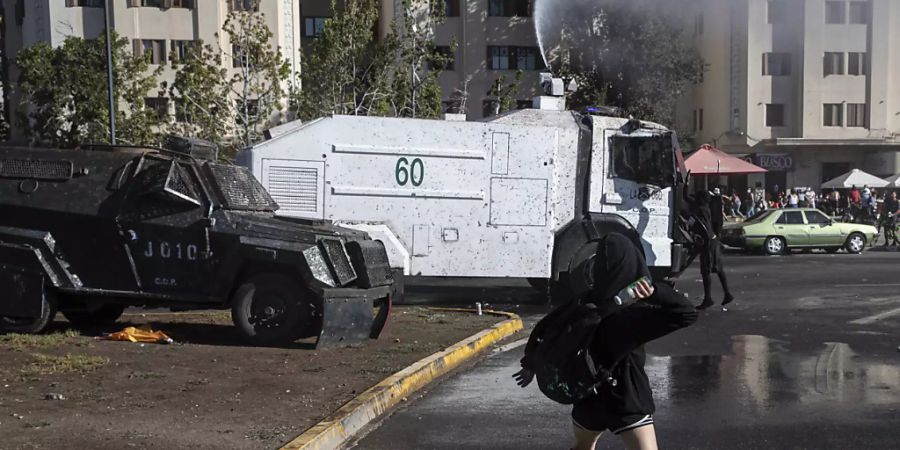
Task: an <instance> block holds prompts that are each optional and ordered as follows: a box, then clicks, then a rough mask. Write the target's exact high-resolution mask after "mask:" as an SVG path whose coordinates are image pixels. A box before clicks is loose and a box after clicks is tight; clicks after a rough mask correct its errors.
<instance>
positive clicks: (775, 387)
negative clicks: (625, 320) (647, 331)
mask: <svg viewBox="0 0 900 450" xmlns="http://www.w3.org/2000/svg"><path fill="white" fill-rule="evenodd" d="M895 362H896V361H893V360H892V361H888V360H885V361H876V360H871V359H866V358H863V357H860V356H858V355H857V354H856V353H854V351H853V349H852V348H850V346H848V345H847V344H845V343H839V342H828V343H825V344H823V345H822V348H821V349H820V350H819V351H816V352H809V353H800V352H792V351H790V350H789V349H788V348H787V346H786V343H785V342H782V341H778V340H775V339H770V338H767V337H765V336H734V337H733V338H732V354H729V355H707V356H683V357H656V356H651V357H648V359H647V365H646V369H647V373H648V375H649V376H650V379H651V381H652V382H653V384H654V389H653V390H654V398H656V400H657V403H658V404H669V405H670V406H675V405H679V404H692V405H695V406H697V405H702V404H706V405H710V406H713V407H715V405H718V404H722V405H725V404H729V405H732V406H734V407H740V408H742V409H749V410H753V411H756V412H759V411H771V410H773V409H774V408H779V409H780V410H785V408H787V409H786V410H791V408H790V407H791V406H792V405H793V406H796V407H798V408H801V409H807V407H814V408H810V409H813V410H815V411H817V412H825V411H827V410H829V409H832V408H835V409H836V408H841V409H842V410H844V409H858V408H867V407H873V406H875V407H877V406H882V407H888V408H890V409H891V410H893V409H894V407H896V405H898V404H900V366H898V365H897V364H895Z"/></svg>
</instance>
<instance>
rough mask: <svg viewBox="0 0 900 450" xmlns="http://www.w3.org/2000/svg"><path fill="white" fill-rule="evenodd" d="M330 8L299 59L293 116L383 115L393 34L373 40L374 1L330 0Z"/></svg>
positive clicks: (386, 105)
mask: <svg viewBox="0 0 900 450" xmlns="http://www.w3.org/2000/svg"><path fill="white" fill-rule="evenodd" d="M331 7H332V10H333V11H335V13H334V17H333V18H331V19H328V20H326V21H325V27H324V29H323V30H322V32H321V33H320V34H319V35H318V36H317V37H316V39H315V40H314V41H313V42H312V45H311V48H310V50H309V52H308V54H307V55H306V57H304V58H303V62H302V64H301V70H302V72H301V79H302V85H303V89H302V91H301V92H300V94H299V96H298V98H297V100H296V104H297V107H298V115H299V116H300V117H301V118H302V119H303V120H310V119H315V118H318V117H323V116H326V115H329V114H343V115H386V114H389V110H390V104H391V102H392V92H391V84H390V83H391V79H392V77H393V71H394V67H393V62H394V61H393V57H394V54H393V53H394V51H395V49H396V47H397V39H396V35H395V34H393V33H391V34H389V35H388V36H387V37H386V38H385V39H384V40H382V41H381V42H379V40H378V36H377V35H376V26H377V24H378V18H379V14H380V11H379V9H380V7H379V3H378V2H377V1H375V0H356V1H348V2H346V3H345V5H344V6H343V8H340V9H339V8H338V4H337V2H336V1H335V0H332V1H331Z"/></svg>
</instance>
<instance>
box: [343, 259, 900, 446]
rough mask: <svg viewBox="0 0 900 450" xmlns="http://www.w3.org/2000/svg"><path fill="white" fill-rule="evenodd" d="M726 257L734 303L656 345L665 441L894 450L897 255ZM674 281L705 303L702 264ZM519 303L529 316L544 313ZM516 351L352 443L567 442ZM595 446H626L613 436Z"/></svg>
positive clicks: (555, 408)
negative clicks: (520, 372)
mask: <svg viewBox="0 0 900 450" xmlns="http://www.w3.org/2000/svg"><path fill="white" fill-rule="evenodd" d="M726 263H727V268H728V271H729V272H728V273H729V276H730V278H731V281H732V284H733V286H734V290H735V291H736V293H737V294H738V299H739V300H738V302H737V304H736V305H735V306H734V307H732V308H729V311H727V312H723V311H722V310H721V309H719V308H714V309H712V310H708V311H707V312H704V313H702V314H701V318H700V320H699V321H698V323H697V324H696V325H694V326H693V327H691V328H688V329H685V330H682V331H679V332H677V333H675V334H673V335H670V336H667V337H666V338H664V339H661V340H659V341H656V342H653V343H651V344H650V345H649V346H648V352H649V353H650V354H651V357H650V358H649V359H648V364H647V370H648V373H649V374H650V377H651V380H652V382H653V385H654V392H655V398H656V403H657V407H658V408H657V414H656V419H657V433H658V436H659V439H660V443H661V446H662V448H669V449H772V448H778V449H781V448H788V449H826V448H834V449H896V448H898V445H900V444H898V442H900V441H898V438H897V430H898V429H900V351H898V346H900V253H874V252H872V253H867V254H864V255H861V256H851V255H845V254H839V255H826V254H813V255H793V256H785V257H775V258H769V257H763V256H735V255H729V256H728V257H727V259H726ZM516 283H519V284H518V285H516ZM460 284H465V283H459V282H455V283H454V284H453V285H454V286H457V285H460ZM678 287H679V289H681V290H683V291H686V292H688V293H690V294H691V295H692V296H693V297H694V298H698V299H699V296H700V294H701V293H702V287H701V284H700V282H699V273H698V272H697V271H696V269H692V270H690V271H688V272H687V273H685V274H684V275H683V276H682V280H681V282H680V283H679V286H678ZM446 290H447V289H445V291H446ZM459 290H460V291H461V292H464V293H466V295H468V294H470V293H471V292H476V293H479V295H482V296H483V299H484V300H488V301H490V300H491V298H490V295H491V294H492V293H494V294H497V299H498V300H503V299H509V298H526V297H528V296H529V295H530V294H529V293H528V291H527V288H525V287H524V285H523V284H522V283H521V282H512V281H510V282H507V285H505V286H502V287H500V288H498V289H488V288H485V287H483V286H482V287H477V286H470V287H469V288H468V289H465V288H464V289H459ZM415 291H416V289H413V292H415ZM424 291H427V289H425V290H424ZM414 295H415V294H414ZM419 295H424V294H419ZM509 307H510V308H514V309H518V310H519V311H520V312H522V313H523V314H524V315H525V318H526V319H527V320H528V321H529V322H530V323H533V322H534V321H535V320H536V319H537V318H539V317H540V314H542V313H543V312H545V308H543V307H535V306H531V307H518V308H516V306H515V305H509ZM520 356H521V347H519V348H515V349H513V350H510V351H507V352H497V353H495V354H492V355H491V356H490V357H488V358H487V359H485V360H483V361H481V362H480V363H479V364H477V365H476V366H475V367H474V368H472V369H471V370H467V371H465V372H463V373H460V374H457V375H455V376H452V377H450V378H448V379H446V380H445V381H444V382H443V383H441V384H440V385H438V386H437V387H435V388H433V389H432V390H431V391H430V392H428V393H427V394H426V395H424V397H422V398H420V399H417V400H414V401H411V402H410V403H409V404H408V405H407V406H406V407H405V408H404V409H401V410H399V411H397V412H396V413H394V414H393V415H392V416H391V417H389V418H388V419H386V420H385V421H384V422H383V423H382V424H380V426H379V427H378V428H376V429H374V430H373V431H372V432H371V433H370V434H369V435H368V436H366V437H365V438H363V439H362V440H361V441H360V442H358V445H357V447H356V448H359V449H372V450H375V449H385V450H387V449H482V448H483V449H554V448H558V449H565V448H568V446H569V445H570V441H569V439H570V438H569V427H570V425H569V420H568V409H567V408H566V407H564V406H560V405H556V404H554V403H552V402H551V401H549V400H547V399H545V398H544V397H542V396H541V394H540V392H539V391H538V390H537V388H536V387H534V386H530V387H529V388H527V389H525V390H522V389H519V388H518V387H516V386H515V385H514V384H513V382H512V380H511V378H510V375H511V374H512V373H513V372H514V371H515V370H516V368H517V365H518V359H519V357H520ZM598 448H604V449H605V448H622V446H621V443H620V442H619V440H618V439H617V438H614V437H611V436H605V437H604V438H603V439H601V444H600V445H599V446H598Z"/></svg>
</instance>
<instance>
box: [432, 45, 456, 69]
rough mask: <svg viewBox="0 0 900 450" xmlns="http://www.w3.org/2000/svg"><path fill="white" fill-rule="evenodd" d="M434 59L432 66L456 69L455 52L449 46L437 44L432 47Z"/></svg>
mask: <svg viewBox="0 0 900 450" xmlns="http://www.w3.org/2000/svg"><path fill="white" fill-rule="evenodd" d="M434 55H435V61H434V62H433V63H432V67H434V68H435V69H437V70H448V71H452V70H456V54H455V53H454V52H453V50H452V49H451V48H450V47H447V46H437V47H435V49H434Z"/></svg>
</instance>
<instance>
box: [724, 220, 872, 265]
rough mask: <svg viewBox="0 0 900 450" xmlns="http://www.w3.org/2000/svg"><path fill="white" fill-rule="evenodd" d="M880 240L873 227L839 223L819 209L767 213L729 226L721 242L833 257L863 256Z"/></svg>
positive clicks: (774, 250)
mask: <svg viewBox="0 0 900 450" xmlns="http://www.w3.org/2000/svg"><path fill="white" fill-rule="evenodd" d="M877 236H878V230H876V229H875V227H873V226H871V225H863V224H857V223H840V222H836V221H835V220H834V219H832V218H831V217H828V216H827V215H825V213H823V212H822V211H819V210H818V209H815V208H789V209H771V210H767V211H765V212H763V213H760V214H759V215H757V216H755V217H753V218H752V219H750V220H748V221H746V222H743V223H737V224H729V225H727V226H725V227H724V228H723V230H722V237H721V238H722V242H723V243H725V244H726V245H729V246H732V247H738V248H743V249H746V250H763V251H764V252H766V253H767V254H769V255H779V254H782V253H786V252H789V251H790V250H791V249H794V248H803V249H813V248H821V249H824V250H827V251H828V252H830V253H834V252H837V251H838V250H840V249H841V248H845V249H846V250H847V252H849V253H854V254H855V253H862V251H863V250H865V248H866V244H867V243H870V242H875V239H876V237H877Z"/></svg>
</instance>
